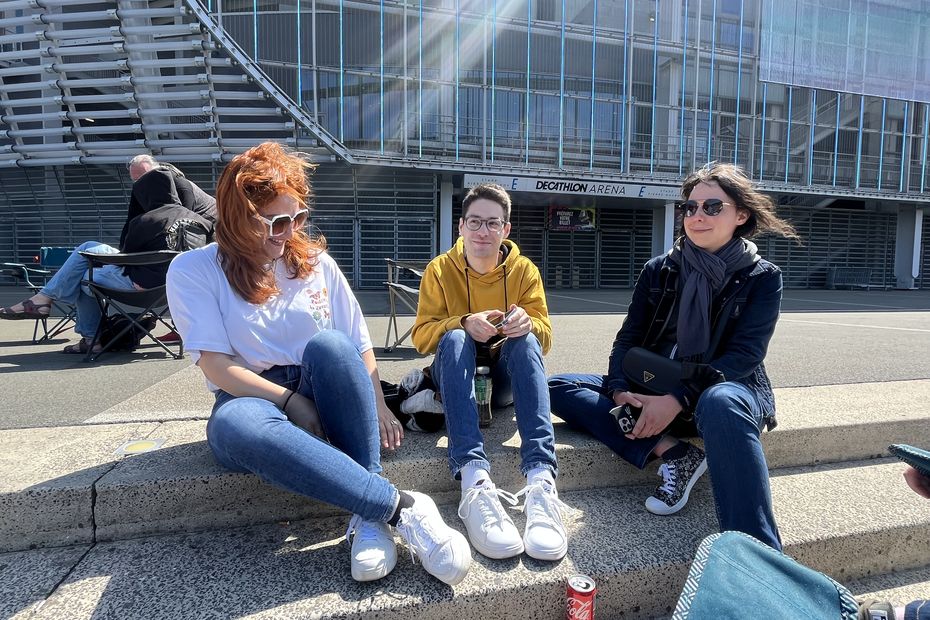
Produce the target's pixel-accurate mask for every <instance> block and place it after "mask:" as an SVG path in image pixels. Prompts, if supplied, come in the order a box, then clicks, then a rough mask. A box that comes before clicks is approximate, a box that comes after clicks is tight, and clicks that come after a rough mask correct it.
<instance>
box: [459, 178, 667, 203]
mask: <svg viewBox="0 0 930 620" xmlns="http://www.w3.org/2000/svg"><path fill="white" fill-rule="evenodd" d="M482 183H497V184H498V185H502V186H503V187H504V189H506V190H508V191H511V192H546V193H553V194H582V195H585V196H617V197H620V198H652V199H655V198H659V199H665V200H677V199H679V198H681V195H680V194H679V188H678V187H677V186H674V187H670V186H667V185H642V184H640V183H611V182H605V181H585V180H584V179H564V178H559V177H508V176H503V175H493V174H466V175H465V179H464V186H465V187H474V186H476V185H481V184H482Z"/></svg>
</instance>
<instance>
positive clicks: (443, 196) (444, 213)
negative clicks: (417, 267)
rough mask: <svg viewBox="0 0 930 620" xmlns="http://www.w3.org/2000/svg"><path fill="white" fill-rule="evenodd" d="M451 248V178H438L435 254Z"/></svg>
mask: <svg viewBox="0 0 930 620" xmlns="http://www.w3.org/2000/svg"><path fill="white" fill-rule="evenodd" d="M451 247H452V177H450V176H445V175H444V176H441V177H440V178H439V248H438V249H437V252H436V253H437V254H439V253H441V252H445V251H446V250H448V249H449V248H451Z"/></svg>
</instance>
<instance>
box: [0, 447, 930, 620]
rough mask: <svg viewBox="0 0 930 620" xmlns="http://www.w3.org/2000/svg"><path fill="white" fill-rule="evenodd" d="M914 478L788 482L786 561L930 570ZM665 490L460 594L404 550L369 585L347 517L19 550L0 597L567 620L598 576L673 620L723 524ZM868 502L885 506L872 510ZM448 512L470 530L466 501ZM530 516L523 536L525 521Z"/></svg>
mask: <svg viewBox="0 0 930 620" xmlns="http://www.w3.org/2000/svg"><path fill="white" fill-rule="evenodd" d="M902 470H903V465H901V464H900V463H898V462H895V461H891V460H883V461H881V462H877V461H867V462H855V463H850V464H848V465H845V466H836V465H825V466H819V467H817V468H803V469H786V470H782V471H779V472H776V474H775V475H774V476H773V478H772V488H773V496H774V501H775V511H776V514H778V515H779V525H780V529H781V532H782V536H783V539H784V541H785V544H786V551H787V552H788V553H789V554H790V555H792V556H794V557H796V558H797V559H799V560H800V561H801V562H803V563H805V564H807V565H809V566H812V567H813V568H815V569H817V570H822V571H824V572H826V573H828V574H830V575H831V576H833V577H834V578H835V579H837V580H838V581H840V582H847V583H848V582H850V581H854V580H857V579H862V578H863V577H865V576H868V575H875V574H880V573H885V572H888V571H889V570H891V569H892V568H896V569H898V570H907V569H909V568H912V567H917V566H923V565H925V564H926V558H927V557H930V512H928V511H927V510H926V505H925V500H921V499H920V498H918V497H916V496H915V495H914V494H913V493H912V492H911V491H910V490H909V489H908V488H907V487H906V486H905V485H904V484H903V481H902V480H901V472H902ZM650 489H651V487H646V486H642V485H639V486H627V487H619V488H600V489H596V490H589V491H571V492H566V493H563V494H562V498H563V500H565V501H566V502H567V503H568V504H569V505H570V506H572V507H574V508H575V509H576V510H577V511H578V515H577V517H576V518H575V520H573V521H572V522H571V525H570V531H571V539H570V544H569V551H568V556H567V557H566V558H565V559H563V560H562V561H561V562H558V563H543V562H537V561H535V560H532V559H529V558H528V557H526V556H525V555H524V556H521V557H519V558H514V559H510V560H488V559H485V558H483V557H481V556H479V555H478V554H477V553H475V554H474V556H475V562H474V563H473V565H472V570H471V572H470V573H469V575H468V577H467V578H466V579H465V581H463V582H462V583H461V584H460V585H458V586H456V587H455V588H449V587H447V586H445V585H443V584H441V583H440V582H439V581H437V580H435V579H432V578H431V577H429V576H427V575H426V574H425V573H424V572H423V571H422V569H421V568H420V567H419V566H415V565H414V564H412V563H411V561H410V558H409V556H408V555H407V554H406V552H405V550H404V548H403V547H400V548H399V551H400V553H399V558H400V559H399V561H398V565H397V568H396V570H395V571H394V572H393V573H392V574H391V575H389V576H388V577H386V578H385V579H383V580H380V581H377V582H373V583H368V584H360V583H355V582H354V581H352V579H351V577H350V575H349V561H348V546H347V544H346V543H345V542H344V540H343V538H342V536H343V533H344V528H345V526H346V523H347V518H346V517H345V516H338V517H335V516H334V517H325V518H318V519H312V520H307V521H301V522H291V523H281V524H276V525H262V526H252V527H246V528H238V529H224V530H220V531H216V532H209V533H195V534H174V535H168V536H161V537H149V538H141V539H134V540H126V541H117V542H110V543H97V544H96V545H93V546H92V547H91V548H90V549H89V551H88V550H87V547H74V548H62V549H40V550H34V551H25V552H17V553H8V554H4V555H0V583H2V584H11V583H12V581H13V580H14V579H15V578H16V577H19V576H23V575H25V576H28V579H24V580H20V581H19V584H21V585H19V589H18V590H17V591H16V592H13V588H12V586H9V585H8V586H7V587H8V588H9V589H10V590H11V592H10V594H11V595H10V596H4V597H2V598H0V616H2V617H14V618H27V617H28V618H46V619H56V618H68V619H69V620H71V619H81V618H116V617H119V618H142V617H144V618H147V619H152V620H156V619H160V618H166V619H167V618H170V619H172V620H173V619H174V618H178V617H203V618H206V617H244V616H248V617H249V618H256V619H257V618H322V617H331V618H378V619H382V620H384V619H394V618H397V619H399V618H409V617H413V616H415V617H418V618H421V619H423V620H430V619H434V618H435V619H440V618H441V619H447V618H451V617H457V618H480V617H519V618H540V619H542V618H552V619H555V618H564V617H565V616H564V614H565V611H564V595H565V585H564V582H565V578H566V577H567V576H569V575H572V574H575V573H584V574H587V575H590V576H591V577H593V578H594V579H595V580H596V582H597V586H598V603H597V605H598V608H597V615H598V618H637V619H639V618H651V617H667V615H668V613H669V612H670V610H671V609H672V608H673V607H674V604H675V601H676V600H677V597H678V593H679V592H680V590H681V587H682V584H683V582H684V578H685V575H686V574H687V570H688V567H689V565H690V561H691V558H692V556H693V553H694V551H695V549H696V547H697V545H698V543H699V541H700V540H701V539H702V538H703V537H704V536H705V535H707V534H710V533H712V532H713V531H715V529H716V523H715V519H714V516H713V515H714V510H713V503H712V499H711V494H710V489H709V484H707V483H706V482H703V481H702V483H701V484H699V485H697V487H695V492H694V494H693V495H692V500H691V502H690V503H689V505H688V506H687V507H686V508H685V509H684V510H683V511H682V512H681V513H679V514H677V515H673V516H671V517H657V516H654V515H651V514H649V513H647V512H646V511H645V509H644V508H643V505H642V502H643V499H644V497H645V496H646V495H647V494H648V493H649V492H650ZM868 497H881V501H875V502H870V501H863V498H868ZM889 506H894V507H895V509H894V510H889ZM442 510H443V512H444V516H445V518H446V519H447V522H448V523H450V524H451V525H453V527H456V528H458V529H460V530H462V525H461V522H460V521H459V520H458V518H457V517H455V508H454V506H445V507H444V508H443V509H442ZM515 520H516V522H517V525H518V527H521V528H522V526H523V517H522V515H521V514H520V513H515ZM59 582H60V585H58V586H57V587H56V586H55V584H56V583H59ZM23 584H28V586H29V588H25V587H24V585H23ZM50 584H51V585H50ZM52 589H53V590H54V591H53V592H52V593H51V596H49V592H50V591H51V590H52ZM913 594H917V595H920V592H915V593H911V594H909V596H911V595H913ZM923 595H924V596H930V593H927V592H924V593H923Z"/></svg>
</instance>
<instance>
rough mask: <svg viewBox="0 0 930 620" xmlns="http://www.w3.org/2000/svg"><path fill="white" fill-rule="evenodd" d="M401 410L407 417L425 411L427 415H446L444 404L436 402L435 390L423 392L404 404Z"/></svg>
mask: <svg viewBox="0 0 930 620" xmlns="http://www.w3.org/2000/svg"><path fill="white" fill-rule="evenodd" d="M400 410H401V411H402V412H403V413H406V414H407V415H413V414H414V413H419V412H421V411H425V412H427V413H445V412H446V410H445V409H444V408H443V406H442V403H441V402H439V401H438V400H436V392H434V391H433V390H421V391H419V392H417V393H416V394H414V395H413V396H411V397H410V398H408V399H407V400H405V401H404V402H402V403H401V404H400Z"/></svg>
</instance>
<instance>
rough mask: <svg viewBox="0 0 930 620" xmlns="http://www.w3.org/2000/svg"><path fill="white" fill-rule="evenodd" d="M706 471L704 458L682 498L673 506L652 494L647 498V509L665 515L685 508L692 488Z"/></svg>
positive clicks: (655, 513) (705, 459)
mask: <svg viewBox="0 0 930 620" xmlns="http://www.w3.org/2000/svg"><path fill="white" fill-rule="evenodd" d="M706 471H707V458H704V460H702V461H701V464H700V465H698V468H697V469H696V470H694V474H693V475H692V476H691V480H689V481H688V486H686V487H685V494H684V495H682V496H681V499H680V500H678V502H676V503H675V504H674V505H672V506H669V505H668V504H666V503H665V502H663V501H661V500H658V499H656V498H654V497H652V496H650V497H647V498H646V510H648V511H649V512H651V513H652V514H654V515H660V516H663V517H667V516H668V515H673V514H675V513H676V512H678V511H679V510H681V509H682V508H684V507H685V504H687V503H688V497H689V496H690V495H691V489H692V488H693V487H694V485H695V483H697V481H698V480H700V479H701V476H703V475H704V472H706Z"/></svg>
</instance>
